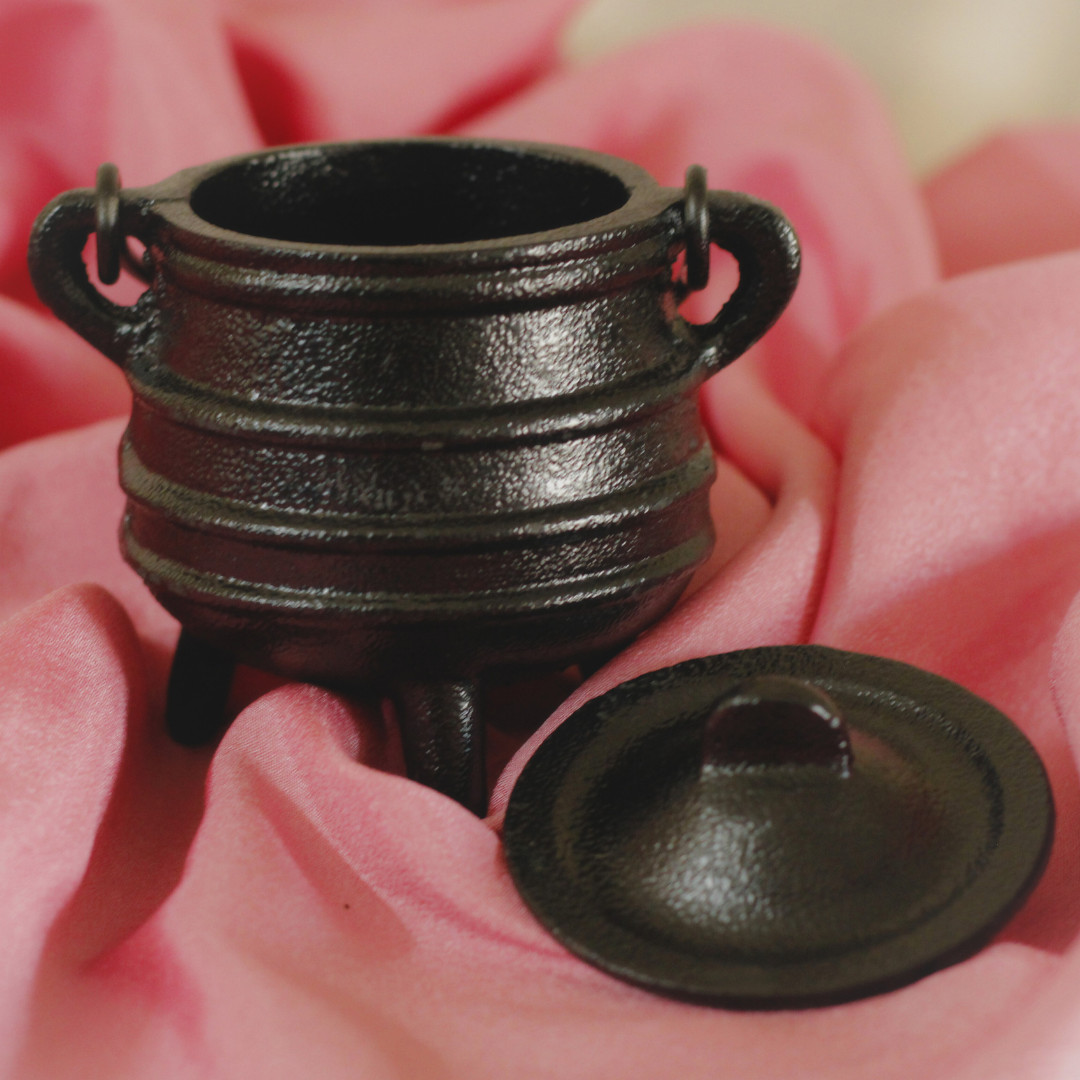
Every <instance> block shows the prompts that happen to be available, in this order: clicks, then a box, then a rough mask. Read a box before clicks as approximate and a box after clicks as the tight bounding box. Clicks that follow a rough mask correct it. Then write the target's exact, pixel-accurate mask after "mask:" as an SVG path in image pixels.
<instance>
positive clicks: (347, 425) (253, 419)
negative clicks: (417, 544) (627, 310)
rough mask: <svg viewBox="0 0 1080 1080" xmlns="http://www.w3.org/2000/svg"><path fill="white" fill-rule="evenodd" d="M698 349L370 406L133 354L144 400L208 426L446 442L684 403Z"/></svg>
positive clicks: (364, 442)
mask: <svg viewBox="0 0 1080 1080" xmlns="http://www.w3.org/2000/svg"><path fill="white" fill-rule="evenodd" d="M700 355H701V354H700V353H698V354H695V355H691V354H690V353H689V351H687V353H685V354H683V355H682V356H680V359H681V360H682V361H683V363H681V364H680V365H679V369H678V370H677V371H675V372H671V371H666V372H661V371H656V372H650V373H648V375H647V377H640V378H637V379H635V380H633V381H629V382H627V383H626V384H624V385H622V386H616V387H614V388H613V389H612V390H611V392H610V393H609V394H600V393H597V394H595V395H591V394H590V395H584V394H582V395H578V396H571V397H567V398H561V399H560V398H552V399H548V400H547V401H542V402H533V401H530V402H523V403H521V404H520V405H505V406H502V407H500V408H499V409H498V410H493V409H484V408H475V409H469V408H448V409H368V408H364V407H362V406H343V407H337V408H334V407H330V406H322V405H320V406H303V405H292V406H290V407H289V409H288V411H287V412H285V411H284V410H282V409H281V407H280V405H278V404H277V403H273V402H255V401H245V400H243V399H241V398H238V397H235V396H232V395H229V394H222V393H219V392H217V391H214V390H211V389H209V388H207V387H204V386H200V385H198V384H196V383H192V382H190V381H188V380H186V379H183V378H181V377H180V376H178V375H177V374H176V373H175V372H172V371H170V370H169V369H168V368H165V367H164V366H163V365H156V364H151V363H150V362H148V361H145V360H144V359H142V357H140V356H138V355H136V358H135V359H134V360H133V361H132V363H131V369H130V372H129V376H128V378H129V381H130V382H131V386H132V390H133V392H134V394H135V396H136V398H137V399H138V400H139V402H140V404H142V405H143V406H144V407H146V408H148V409H150V410H152V411H153V412H156V413H159V414H161V415H162V416H166V417H168V418H169V419H170V420H175V421H176V422H177V423H180V424H186V425H187V426H189V427H193V428H199V429H201V430H204V431H216V432H221V433H222V434H235V435H238V436H244V435H250V436H252V437H257V438H258V439H259V440H260V441H263V442H267V443H274V442H288V443H308V444H313V445H318V446H325V447H327V448H331V447H347V446H365V447H370V448H377V447H380V446H385V447H391V446H394V445H398V444H404V445H422V446H423V447H424V448H425V449H430V450H441V449H444V448H446V447H452V446H457V445H463V444H467V443H489V444H491V445H501V444H504V443H508V442H512V441H516V440H519V439H528V438H543V437H545V436H556V437H560V438H561V437H563V436H564V435H566V436H569V437H574V436H577V435H579V434H583V433H585V432H592V431H602V430H604V429H605V428H610V427H615V426H618V425H620V424H624V423H627V422H630V421H633V420H638V419H642V418H644V417H648V416H650V415H652V414H654V413H659V412H663V411H664V410H666V409H670V408H673V407H675V406H676V405H678V404H681V403H682V401H683V400H685V399H686V398H687V397H688V396H689V395H691V394H693V393H694V391H695V390H696V389H697V387H698V386H700V385H701V382H702V381H703V380H704V378H705V376H706V374H707V372H705V371H704V370H703V368H702V366H701V364H700V362H699V357H700Z"/></svg>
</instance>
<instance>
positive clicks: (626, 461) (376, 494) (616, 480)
mask: <svg viewBox="0 0 1080 1080" xmlns="http://www.w3.org/2000/svg"><path fill="white" fill-rule="evenodd" d="M685 404H686V405H687V408H685V409H682V410H673V411H672V412H670V413H663V414H659V415H654V416H652V417H647V418H645V419H644V420H641V421H639V422H638V423H636V424H623V425H618V426H615V427H611V428H607V429H605V430H604V431H601V432H591V433H589V434H587V435H584V436H580V437H578V438H563V439H537V440H521V441H519V442H513V443H505V444H502V445H482V446H475V445H473V446H465V447H457V448H454V449H453V450H441V451H434V452H432V451H430V450H426V449H424V448H423V447H422V446H421V447H415V446H414V447H393V448H389V449H380V450H356V449H355V448H351V447H349V448H344V449H330V448H327V447H322V446H317V445H316V446H313V445H311V444H304V445H301V446H294V445H290V444H287V443H275V444H264V443H256V442H254V441H251V440H247V439H244V438H238V437H236V436H235V435H234V434H232V433H227V434H219V433H216V432H215V433H212V434H211V433H208V432H205V431H198V430H196V429H192V428H189V427H186V426H184V425H181V424H176V423H174V422H173V421H171V420H165V419H162V418H161V417H156V416H154V415H153V414H149V413H147V411H146V410H141V409H140V410H136V412H135V413H134V414H133V416H132V420H131V424H130V426H129V428H128V433H127V439H128V441H129V443H130V445H131V447H132V448H133V449H134V451H135V452H136V454H137V455H138V457H139V460H140V462H141V463H142V465H143V466H144V467H145V468H146V469H147V470H149V471H150V472H152V473H155V474H157V475H159V476H163V477H164V478H165V479H167V480H170V481H172V482H173V483H176V484H179V485H180V486H181V487H184V488H189V489H191V490H194V491H199V492H202V493H205V494H208V495H211V496H220V497H223V498H228V499H233V500H235V501H237V502H240V503H247V504H249V505H253V506H258V507H264V508H274V507H277V508H280V509H281V510H283V511H289V510H290V509H294V510H301V511H303V510H316V509H317V510H322V511H326V512H334V513H356V514H361V515H363V516H365V517H370V516H373V515H383V516H384V517H388V516H390V515H398V514H414V513H419V514H433V513H442V514H452V515H460V514H469V515H475V516H477V517H480V518H486V517H489V516H490V515H491V514H492V513H496V512H497V513H502V514H516V513H521V512H525V511H530V510H540V511H543V510H548V509H555V508H557V507H560V506H564V505H567V504H575V503H580V502H584V501H587V500H591V499H598V498H601V497H603V496H612V497H619V496H621V495H622V494H623V493H625V492H627V491H631V490H633V489H634V488H636V487H638V486H639V485H640V484H642V483H645V482H647V481H649V480H650V479H651V478H652V477H656V476H660V475H662V474H664V473H668V472H670V471H671V470H672V469H677V468H679V467H680V466H681V465H683V464H684V463H686V462H687V461H689V460H691V459H693V458H695V457H697V456H699V455H701V454H702V453H703V448H705V447H707V444H708V439H707V436H706V434H705V431H704V429H703V428H702V426H701V424H700V423H699V422H698V419H697V415H696V413H694V412H693V407H692V402H686V403H685Z"/></svg>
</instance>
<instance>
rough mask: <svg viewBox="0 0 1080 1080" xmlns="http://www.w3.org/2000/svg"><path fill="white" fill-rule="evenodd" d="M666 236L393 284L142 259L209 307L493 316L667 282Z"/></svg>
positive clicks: (358, 266)
mask: <svg viewBox="0 0 1080 1080" xmlns="http://www.w3.org/2000/svg"><path fill="white" fill-rule="evenodd" d="M680 197H681V193H674V192H669V193H668V198H669V200H670V201H672V202H673V203H674V204H675V205H674V207H673V208H672V215H673V216H674V215H675V214H677V213H678V212H679V211H678V199H679V198H680ZM675 229H676V225H675V223H674V221H672V222H669V223H666V228H665V229H664V230H663V232H661V233H660V234H659V235H657V236H654V237H650V238H649V239H647V240H644V241H641V242H638V243H636V244H634V245H632V246H625V245H622V246H620V247H619V248H618V249H616V250H611V251H605V250H604V247H603V246H601V245H596V247H598V248H599V250H596V248H594V249H593V250H589V251H587V252H584V253H580V254H579V253H578V252H576V251H574V250H573V249H572V248H571V247H570V246H569V245H566V246H560V245H557V244H552V243H548V244H545V245H544V246H543V247H540V246H539V245H537V246H530V245H529V244H528V243H527V242H526V243H523V244H522V246H521V248H520V249H519V250H518V251H517V252H515V253H514V254H518V255H520V256H521V258H520V260H511V259H510V258H509V257H507V258H506V259H505V260H504V259H502V258H500V260H499V265H500V268H499V269H486V268H485V267H483V266H482V265H479V266H470V267H468V268H467V269H463V270H462V271H460V272H458V273H441V274H439V273H433V272H432V268H431V267H430V266H424V265H423V264H420V263H417V264H416V270H415V271H414V272H413V273H409V274H407V275H405V274H403V275H402V276H400V277H390V276H387V275H385V274H380V275H375V274H371V273H367V274H365V273H364V270H365V269H366V267H365V265H364V262H363V261H362V260H363V256H361V255H358V256H356V259H355V263H353V264H351V265H350V264H349V263H345V264H344V265H341V264H335V266H334V268H333V271H332V272H328V273H325V274H317V273H312V271H311V267H310V265H309V266H308V267H307V268H306V269H304V270H298V271H293V272H289V271H287V270H279V269H272V268H269V267H252V266H243V265H241V266H236V265H233V264H230V263H224V262H219V261H216V260H213V259H209V258H205V257H202V256H199V255H195V254H191V253H189V252H186V251H183V250H181V249H180V248H179V246H177V247H175V248H172V247H170V250H169V252H168V256H167V257H166V256H164V254H163V253H162V252H160V251H159V252H155V251H154V250H153V248H151V259H152V260H153V261H154V264H155V268H156V269H155V273H156V274H157V275H158V276H159V278H160V281H161V283H162V285H164V286H166V287H169V286H172V287H176V288H180V289H183V290H184V291H185V292H189V293H194V294H195V295H199V296H208V297H211V298H213V299H215V300H222V299H224V300H228V301H230V302H235V303H244V304H260V303H265V302H266V299H267V297H270V296H272V297H273V300H274V305H275V307H277V308H279V309H284V310H293V311H303V312H307V313H311V314H319V315H334V314H347V315H356V314H380V315H385V314H403V313H407V312H413V311H419V310H422V311H423V312H424V313H425V314H427V313H430V312H433V311H439V310H447V311H453V312H460V311H463V310H470V311H471V310H477V311H493V310H498V309H499V308H502V307H510V308H513V307H520V306H522V305H530V304H542V305H545V306H547V305H550V304H551V303H554V302H566V301H571V300H579V299H584V298H586V297H590V296H598V295H601V296H602V295H607V294H609V293H613V292H619V291H621V290H623V289H626V288H629V287H631V286H633V285H635V284H638V283H639V282H642V281H647V280H649V279H652V278H661V279H663V280H665V281H666V282H670V280H671V252H670V244H671V241H670V236H671V234H672V232H673V231H675ZM523 239H526V240H527V238H523ZM603 239H604V240H606V242H607V244H608V245H610V246H612V247H614V246H615V244H616V243H617V242H618V240H619V239H620V238H619V237H617V236H616V235H615V234H609V235H608V236H606V237H603ZM447 246H450V245H447ZM359 250H362V249H359ZM380 250H381V249H380ZM500 254H501V253H500ZM541 260H543V261H542V262H541ZM504 262H505V265H503V263H504ZM530 262H535V263H539V265H529V263H530ZM522 264H524V265H522ZM403 269H407V270H412V269H413V267H411V266H410V267H403ZM485 269H486V272H485ZM424 270H426V273H425V272H423V271H424ZM350 271H352V272H351V273H350Z"/></svg>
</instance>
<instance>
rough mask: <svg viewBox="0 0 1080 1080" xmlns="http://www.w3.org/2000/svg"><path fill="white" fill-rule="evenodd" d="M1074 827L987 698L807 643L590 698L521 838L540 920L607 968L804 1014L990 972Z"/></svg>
mask: <svg viewBox="0 0 1080 1080" xmlns="http://www.w3.org/2000/svg"><path fill="white" fill-rule="evenodd" d="M777 677H779V679H778V678H777ZM793 680H794V681H793ZM1053 819H1054V814H1053V802H1052V799H1051V795H1050V789H1049V785H1048V783H1047V779H1046V775H1045V772H1044V771H1043V768H1042V764H1041V762H1040V761H1039V758H1038V756H1037V754H1036V753H1035V751H1034V749H1033V748H1032V747H1031V745H1030V744H1029V743H1028V741H1027V740H1026V739H1025V738H1024V736H1023V735H1022V734H1021V733H1020V732H1019V730H1018V729H1017V728H1016V727H1015V726H1014V725H1013V724H1012V723H1011V722H1010V721H1009V719H1008V718H1007V717H1005V716H1004V715H1002V714H1001V713H1000V712H998V711H997V710H996V709H994V708H992V707H991V706H990V705H988V704H987V703H986V702H985V701H982V700H981V699H980V698H977V697H975V696H974V695H973V694H971V693H969V692H968V691H966V690H964V689H963V688H961V687H959V686H957V685H956V684H955V683H951V682H949V681H947V680H945V679H942V678H939V677H937V676H934V675H931V674H929V673H928V672H924V671H921V670H919V669H917V668H913V667H910V666H908V665H906V664H900V663H897V662H895V661H891V660H884V659H880V658H878V657H872V656H865V655H860V654H853V653H844V652H839V651H837V650H833V649H826V648H822V647H819V646H786V647H774V648H762V649H748V650H744V651H742V652H736V653H728V654H724V655H721V656H714V657H709V658H707V659H703V660H692V661H689V662H687V663H684V664H679V665H677V666H675V667H671V668H665V669H664V670H662V671H656V672H652V673H650V674H648V675H644V676H642V677H641V678H638V679H634V680H632V681H630V682H627V683H623V684H622V685H621V686H618V687H616V688H615V689H613V690H611V691H609V692H608V693H607V694H604V695H603V696H602V697H599V698H596V699H594V700H593V701H590V702H588V703H587V704H586V705H585V706H583V707H582V708H581V709H580V710H578V712H576V713H575V714H574V715H573V716H571V717H570V718H568V719H567V720H566V722H565V723H564V724H563V725H562V726H561V727H560V728H559V729H558V730H557V731H555V732H554V733H553V734H552V735H551V736H550V737H549V738H548V740H547V741H546V742H545V743H544V744H543V745H542V746H541V747H540V748H539V749H538V750H537V752H536V753H535V754H534V756H533V757H532V759H531V760H530V761H529V763H528V765H527V766H526V768H525V770H524V771H523V772H522V774H521V777H520V779H519V780H518V782H517V785H516V786H515V788H514V791H513V793H512V795H511V798H510V804H509V807H508V809H507V814H506V823H505V829H504V837H503V839H504V844H505V848H506V856H507V861H508V863H509V866H510V870H511V873H512V874H513V877H514V880H515V882H516V884H517V886H518V888H519V890H520V891H521V893H522V895H523V897H524V898H525V900H526V902H527V903H528V904H529V906H530V907H531V908H532V910H533V911H534V913H535V914H536V915H537V917H538V918H539V919H540V920H541V922H543V923H544V925H545V926H547V927H548V929H549V930H551V932H552V933H553V934H554V935H555V936H556V937H558V938H559V940H560V941H562V942H563V943H564V944H565V945H567V947H569V948H570V949H571V950H573V951H574V952H575V953H577V954H578V955H579V956H581V957H583V958H584V959H586V960H588V961H589V962H590V963H593V964H596V965H597V966H599V967H601V968H603V969H605V970H606V971H609V972H610V973H612V974H613V975H616V976H618V977H619V978H623V979H626V980H628V981H630V982H634V983H638V984H640V985H642V986H645V987H647V988H649V989H651V990H655V991H658V992H660V993H664V994H669V995H672V996H676V997H684V998H689V999H692V1000H698V1001H702V1002H706V1003H711V1004H716V1005H722V1006H727V1007H734V1008H786V1007H802V1006H809V1005H822V1004H830V1003H835V1002H839V1001H845V1000H850V999H853V998H858V997H864V996H866V995H869V994H874V993H880V992H882V991H885V990H889V989H893V988H895V987H897V986H901V985H903V984H905V983H907V982H911V981H913V980H915V979H918V978H920V977H922V976H923V975H926V974H928V973H930V972H932V971H935V970H937V969H939V968H942V967H944V966H946V965H948V964H951V963H955V962H956V961H958V960H961V959H963V958H964V957H966V956H968V955H970V954H971V953H972V952H974V951H975V950H976V949H978V948H979V947H980V946H981V945H982V944H984V943H985V942H986V941H988V940H989V938H990V937H991V936H992V935H993V934H994V932H995V931H996V930H997V929H999V928H1000V927H1001V926H1002V925H1003V924H1004V922H1005V920H1006V919H1007V918H1008V917H1009V916H1010V915H1011V914H1012V913H1013V912H1014V911H1015V910H1016V909H1017V907H1018V906H1019V905H1020V903H1021V902H1022V901H1023V899H1024V898H1025V897H1026V896H1027V894H1028V892H1029V891H1030V890H1031V888H1032V887H1033V886H1034V884H1035V882H1036V881H1037V880H1038V877H1039V875H1040V874H1041V872H1042V869H1043V867H1044V865H1045V862H1046V858H1047V856H1048V853H1049V848H1050V842H1051V839H1052V834H1053Z"/></svg>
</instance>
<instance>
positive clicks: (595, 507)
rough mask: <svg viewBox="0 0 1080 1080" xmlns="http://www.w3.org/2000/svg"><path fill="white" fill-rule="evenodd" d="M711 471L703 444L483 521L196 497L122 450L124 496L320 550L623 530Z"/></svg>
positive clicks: (221, 528) (167, 513)
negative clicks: (622, 485) (648, 470)
mask: <svg viewBox="0 0 1080 1080" xmlns="http://www.w3.org/2000/svg"><path fill="white" fill-rule="evenodd" d="M714 472H715V465H714V462H713V455H712V449H711V448H710V447H709V446H708V445H707V444H706V445H703V446H702V447H701V449H700V450H699V451H698V452H697V453H696V454H694V455H693V456H692V457H690V458H688V459H687V460H686V461H684V462H683V463H682V464H680V465H679V466H678V467H676V468H673V469H669V470H667V471H666V472H663V473H660V474H658V475H654V476H651V477H648V478H647V479H645V480H643V481H642V482H641V483H639V484H637V485H635V486H634V487H633V488H630V489H627V490H624V491H622V492H617V493H615V494H611V495H603V496H598V497H597V498H594V499H585V500H581V501H578V502H572V503H561V504H558V505H556V506H553V507H547V508H541V509H537V510H527V511H522V512H519V513H504V512H500V511H497V510H494V509H493V510H492V511H491V512H490V513H489V514H487V515H485V516H481V515H479V514H475V513H473V514H444V513H432V514H417V513H412V514H403V513H395V514H390V515H387V514H369V515H361V514H357V513H353V512H347V513H331V512H328V511H325V510H322V509H318V508H316V509H311V510H297V509H295V508H280V507H271V506H265V505H258V504H254V503H250V502H243V501H241V500H239V499H230V498H226V497H224V496H219V495H210V494H207V493H206V492H201V491H195V490H193V489H192V488H188V487H184V486H183V485H181V484H177V483H175V482H173V481H171V480H169V479H167V478H166V477H163V476H161V475H159V474H157V473H154V472H152V471H151V470H149V469H147V468H146V466H145V465H143V463H142V462H141V461H140V460H139V457H138V454H136V452H135V450H134V449H133V448H132V446H131V444H130V442H129V441H128V440H127V439H125V440H124V441H123V442H122V444H121V448H120V481H121V486H122V487H123V490H124V492H125V493H126V494H127V496H128V498H130V499H132V500H133V501H135V502H137V503H139V504H140V505H142V506H145V507H147V508H148V509H150V510H152V511H153V512H154V513H156V514H161V515H162V516H163V517H166V518H170V519H173V520H176V521H180V522H183V523H185V524H187V525H190V526H192V527H193V528H196V529H200V530H202V531H205V532H213V533H218V534H238V535H246V536H252V537H258V538H259V539H260V540H261V541H262V542H264V543H274V542H278V543H281V544H285V545H296V544H301V545H303V544H312V545H316V546H319V547H325V546H327V545H333V546H334V547H344V548H348V547H350V546H352V545H361V546H363V547H365V548H368V547H370V546H371V545H372V544H379V545H382V544H391V545H397V544H422V545H423V546H425V547H431V548H438V547H450V546H461V545H462V544H488V543H493V542H505V541H515V540H522V541H527V540H531V539H534V538H540V537H557V536H559V535H563V534H572V533H578V532H582V531H587V530H588V531H592V530H608V529H618V528H621V527H623V526H624V525H625V523H627V522H629V521H631V520H633V519H635V518H639V517H642V516H644V515H646V514H649V513H662V512H663V511H664V510H666V509H667V508H668V507H670V506H671V505H673V504H674V503H676V502H678V501H680V500H681V499H684V498H687V497H689V496H691V495H693V494H695V493H696V492H698V491H700V490H701V489H702V488H705V487H707V486H708V485H709V482H710V480H711V478H712V476H713V474H714ZM330 549H331V548H328V550H330Z"/></svg>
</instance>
